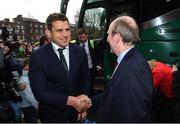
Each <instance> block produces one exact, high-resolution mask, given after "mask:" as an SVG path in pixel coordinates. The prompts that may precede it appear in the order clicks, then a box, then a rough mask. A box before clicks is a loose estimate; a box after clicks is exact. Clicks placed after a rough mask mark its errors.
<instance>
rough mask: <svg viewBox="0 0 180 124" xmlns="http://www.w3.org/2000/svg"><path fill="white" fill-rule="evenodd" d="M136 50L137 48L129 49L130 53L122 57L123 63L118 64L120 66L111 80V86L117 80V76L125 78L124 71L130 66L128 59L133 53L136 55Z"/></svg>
mask: <svg viewBox="0 0 180 124" xmlns="http://www.w3.org/2000/svg"><path fill="white" fill-rule="evenodd" d="M134 52H135V48H132V49H131V50H130V51H128V53H127V54H126V55H125V56H124V58H123V59H122V61H121V63H120V64H119V65H118V68H117V69H116V71H115V73H114V75H113V77H112V79H111V82H110V86H112V85H113V84H114V82H115V80H116V78H117V77H119V78H123V77H121V76H122V73H123V72H124V70H125V69H126V66H128V62H129V61H128V60H129V59H130V58H131V56H132V55H134Z"/></svg>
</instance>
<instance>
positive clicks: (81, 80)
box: [29, 13, 91, 123]
mask: <svg viewBox="0 0 180 124" xmlns="http://www.w3.org/2000/svg"><path fill="white" fill-rule="evenodd" d="M46 24H47V29H48V30H47V31H46V33H47V36H49V37H50V38H51V42H50V43H48V44H47V45H44V46H42V47H40V48H39V49H37V50H36V51H34V52H33V53H32V55H31V57H30V70H29V79H30V85H31V88H32V91H33V93H34V96H35V98H36V99H37V101H39V108H38V111H39V117H40V120H41V122H43V123H44V122H54V123H55V122H64V123H65V122H76V120H77V113H78V111H79V112H80V111H82V110H83V108H85V107H90V106H91V104H90V103H89V104H85V103H84V104H82V102H81V97H82V95H81V96H78V95H80V94H86V95H89V91H90V76H89V70H88V63H87V58H86V53H85V51H84V50H83V49H82V48H81V47H80V46H78V45H75V44H69V41H70V39H71V32H70V24H69V21H68V19H67V17H66V16H65V15H63V14H60V13H53V14H50V15H49V16H48V18H47V20H46ZM75 96H77V97H75ZM84 96H85V95H84Z"/></svg>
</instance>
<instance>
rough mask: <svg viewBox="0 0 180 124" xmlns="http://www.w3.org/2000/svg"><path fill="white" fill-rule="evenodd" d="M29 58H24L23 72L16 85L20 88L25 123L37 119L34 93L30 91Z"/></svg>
mask: <svg viewBox="0 0 180 124" xmlns="http://www.w3.org/2000/svg"><path fill="white" fill-rule="evenodd" d="M28 72H29V60H28V59H26V60H24V63H23V73H22V76H21V77H20V81H19V82H18V87H19V90H20V94H21V96H22V102H21V103H20V104H21V108H22V111H23V114H24V122H25V123H37V120H38V113H37V109H38V102H37V101H36V99H35V98H34V95H33V93H32V91H31V87H30V83H29V79H28Z"/></svg>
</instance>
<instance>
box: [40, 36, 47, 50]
mask: <svg viewBox="0 0 180 124" xmlns="http://www.w3.org/2000/svg"><path fill="white" fill-rule="evenodd" d="M39 43H40V44H39V45H40V47H41V46H43V45H46V44H48V43H49V39H48V37H47V35H46V34H42V35H41V36H40V38H39Z"/></svg>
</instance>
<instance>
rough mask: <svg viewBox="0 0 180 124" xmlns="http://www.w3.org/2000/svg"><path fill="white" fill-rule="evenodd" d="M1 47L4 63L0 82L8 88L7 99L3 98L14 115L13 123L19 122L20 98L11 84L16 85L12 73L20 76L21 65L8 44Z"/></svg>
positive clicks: (20, 114)
mask: <svg viewBox="0 0 180 124" xmlns="http://www.w3.org/2000/svg"><path fill="white" fill-rule="evenodd" d="M1 47H2V48H3V54H4V60H3V61H4V63H3V68H1V69H0V82H1V83H2V82H3V83H5V86H6V87H8V89H6V91H5V92H6V93H7V94H6V97H7V98H5V100H4V101H6V103H7V105H8V106H9V107H10V108H11V109H12V110H13V112H14V113H15V117H14V122H21V119H22V111H21V108H20V105H19V100H20V99H19V98H20V97H16V95H17V94H16V93H15V92H17V91H15V90H16V89H15V88H14V87H13V86H12V84H13V85H14V84H15V83H16V82H15V83H14V75H13V73H12V71H17V72H18V75H21V74H22V68H21V64H20V63H18V61H17V58H16V56H15V53H14V51H13V49H12V46H11V44H10V43H4V46H3V45H2V44H1ZM14 91H15V92H14ZM1 95H4V94H1Z"/></svg>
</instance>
